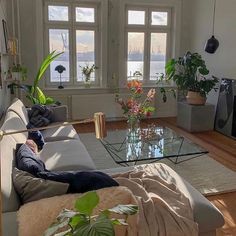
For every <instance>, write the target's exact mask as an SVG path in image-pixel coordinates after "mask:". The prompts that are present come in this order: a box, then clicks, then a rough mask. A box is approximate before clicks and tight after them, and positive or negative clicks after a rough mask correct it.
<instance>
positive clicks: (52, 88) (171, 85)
mask: <svg viewBox="0 0 236 236" xmlns="http://www.w3.org/2000/svg"><path fill="white" fill-rule="evenodd" d="M143 88H144V89H145V88H176V89H177V86H176V85H175V84H167V83H160V84H158V85H157V84H144V85H143ZM117 89H120V90H122V89H126V87H119V88H117ZM44 90H45V91H63V90H65V91H71V90H81V91H102V90H106V91H107V90H110V91H114V90H116V88H108V87H93V86H92V87H90V88H85V87H70V86H68V87H64V88H63V89H58V88H57V87H45V88H44Z"/></svg>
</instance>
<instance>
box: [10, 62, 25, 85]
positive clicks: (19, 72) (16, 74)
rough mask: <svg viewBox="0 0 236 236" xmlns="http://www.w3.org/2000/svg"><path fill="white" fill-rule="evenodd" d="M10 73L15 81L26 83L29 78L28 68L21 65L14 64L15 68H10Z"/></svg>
mask: <svg viewBox="0 0 236 236" xmlns="http://www.w3.org/2000/svg"><path fill="white" fill-rule="evenodd" d="M10 71H11V74H12V78H13V79H14V80H17V81H24V80H25V79H26V77H27V68H26V67H24V66H22V65H21V64H19V63H18V64H15V63H13V66H12V67H11V68H10Z"/></svg>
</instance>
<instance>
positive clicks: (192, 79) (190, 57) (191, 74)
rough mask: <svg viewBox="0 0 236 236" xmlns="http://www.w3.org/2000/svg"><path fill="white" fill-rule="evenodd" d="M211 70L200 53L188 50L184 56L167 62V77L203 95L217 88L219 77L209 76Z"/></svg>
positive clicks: (185, 89) (180, 87)
mask: <svg viewBox="0 0 236 236" xmlns="http://www.w3.org/2000/svg"><path fill="white" fill-rule="evenodd" d="M208 75H209V70H208V69H207V67H206V63H205V61H204V60H203V59H202V57H201V55H199V54H198V53H191V52H187V53H186V54H185V55H184V56H183V57H179V58H178V59H171V60H169V61H168V63H167V64H166V79H167V80H173V81H174V82H175V83H176V85H177V87H178V88H179V89H181V90H184V91H193V92H199V93H200V94H201V95H202V96H203V97H206V95H207V94H208V93H209V92H210V91H211V90H212V89H215V88H214V87H215V85H216V83H217V82H218V79H217V78H216V77H214V76H212V78H207V77H206V76H208Z"/></svg>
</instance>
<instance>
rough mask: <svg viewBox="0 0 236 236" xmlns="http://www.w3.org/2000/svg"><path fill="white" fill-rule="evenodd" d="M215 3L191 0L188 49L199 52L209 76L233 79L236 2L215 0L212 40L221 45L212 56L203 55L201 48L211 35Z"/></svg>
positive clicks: (235, 74) (202, 48)
mask: <svg viewBox="0 0 236 236" xmlns="http://www.w3.org/2000/svg"><path fill="white" fill-rule="evenodd" d="M213 6H214V0H195V1H192V9H191V16H192V20H191V23H192V26H191V28H190V32H189V35H190V36H191V38H190V49H191V51H196V52H198V53H200V54H201V55H202V56H203V58H204V59H205V60H206V64H207V65H208V67H209V69H210V71H211V72H212V74H214V75H216V76H218V77H220V78H222V77H226V78H232V79H236V57H235V56H236V46H235V43H236V13H235V12H236V1H235V0H217V5H216V18H215V19H216V20H215V37H216V38H217V39H218V40H219V42H220V46H219V48H218V50H217V51H216V53H215V54H208V53H206V52H204V45H205V42H206V40H207V39H209V38H210V37H211V35H212V14H213Z"/></svg>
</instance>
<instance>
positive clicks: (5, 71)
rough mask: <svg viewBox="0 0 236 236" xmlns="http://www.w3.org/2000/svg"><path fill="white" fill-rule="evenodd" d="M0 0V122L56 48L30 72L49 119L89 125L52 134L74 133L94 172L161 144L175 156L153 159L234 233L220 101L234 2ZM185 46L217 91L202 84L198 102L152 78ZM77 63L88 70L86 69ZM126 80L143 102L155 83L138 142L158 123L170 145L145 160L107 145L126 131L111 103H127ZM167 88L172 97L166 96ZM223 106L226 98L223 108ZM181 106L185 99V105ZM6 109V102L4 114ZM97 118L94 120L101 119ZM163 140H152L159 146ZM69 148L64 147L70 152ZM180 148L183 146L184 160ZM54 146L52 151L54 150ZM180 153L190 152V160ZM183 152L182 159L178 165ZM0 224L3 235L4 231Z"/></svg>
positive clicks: (229, 135) (229, 63) (229, 69)
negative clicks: (51, 110)
mask: <svg viewBox="0 0 236 236" xmlns="http://www.w3.org/2000/svg"><path fill="white" fill-rule="evenodd" d="M0 6H1V8H0V17H1V20H2V26H1V27H0V33H1V36H0V37H1V39H0V42H1V44H0V49H1V50H0V55H1V58H0V61H1V63H0V69H1V78H0V79H1V82H0V83H1V89H0V114H1V117H2V123H3V122H4V119H5V121H6V120H7V121H8V119H10V118H9V117H10V115H7V114H6V113H7V109H8V107H9V106H10V105H11V104H12V101H13V99H14V98H19V99H20V100H21V101H22V102H23V103H24V105H25V106H26V107H31V106H32V100H31V101H30V99H28V98H29V96H28V98H27V96H26V95H27V93H26V92H25V90H24V89H22V88H20V86H21V85H33V84H34V82H35V78H37V77H38V75H37V72H38V70H39V68H40V65H41V63H42V61H43V60H44V59H45V58H46V56H47V55H48V54H49V53H51V52H53V51H54V50H55V51H56V52H55V53H63V54H61V55H58V57H55V58H53V60H52V61H50V63H49V64H50V66H49V69H48V70H46V71H45V74H42V76H41V77H40V79H39V83H38V84H37V85H38V88H40V91H42V93H43V96H45V97H46V98H49V100H50V99H51V98H52V99H53V100H54V101H59V102H60V105H59V106H58V107H62V110H60V111H59V110H58V111H57V112H58V114H60V116H61V117H60V118H58V120H56V121H57V122H64V121H70V122H71V121H78V120H79V121H84V120H85V121H86V122H90V123H88V124H87V123H86V124H74V129H73V130H72V129H69V128H68V127H69V126H68V127H67V128H65V129H63V131H62V129H61V128H58V127H57V128H56V129H60V130H59V131H58V132H56V133H57V135H60V133H61V134H62V133H63V132H64V133H63V137H64V136H66V134H67V136H68V137H69V136H70V135H72V136H73V137H72V136H71V137H69V138H73V139H74V137H77V133H78V134H79V136H80V139H81V140H82V143H83V145H84V146H85V149H86V151H84V153H88V155H89V156H91V157H89V158H88V159H89V160H90V159H92V161H93V162H94V164H91V165H92V166H94V165H95V168H96V169H98V170H99V169H100V170H102V169H106V170H107V169H108V170H109V169H110V168H120V167H119V166H128V168H129V167H131V166H135V165H137V166H139V165H141V164H144V163H150V162H152V161H154V160H156V159H157V158H156V156H155V155H158V157H159V158H160V153H161V151H162V154H161V155H162V157H164V158H163V159H168V158H169V157H170V156H172V157H173V156H174V159H173V158H172V157H171V158H169V159H170V160H171V161H169V159H168V160H162V161H163V162H162V163H165V164H166V165H167V166H170V167H171V168H172V169H174V171H176V172H177V173H178V174H179V175H180V176H181V177H183V178H184V179H186V180H187V181H188V182H190V183H191V185H192V186H193V187H194V188H196V189H197V190H198V191H199V192H200V193H201V194H203V195H204V196H205V197H206V198H207V199H208V200H209V201H210V202H212V203H213V205H215V206H216V207H217V208H218V209H219V210H220V211H221V213H222V214H223V216H224V221H225V224H224V225H223V226H222V227H220V228H219V229H217V230H216V232H215V233H216V235H235V234H236V228H235V221H236V216H235V213H234V212H235V204H234V203H235V196H236V193H235V190H236V188H235V181H234V180H235V179H236V177H235V173H234V172H235V170H236V161H235V153H236V152H235V151H236V142H235V131H234V132H233V131H232V130H233V128H234V129H235V125H236V124H235V115H236V111H235V104H236V101H234V103H232V102H231V103H232V104H231V103H230V102H228V101H225V100H224V101H223V102H222V101H220V99H219V98H221V95H220V91H221V92H222V91H223V90H222V87H221V86H223V85H222V84H223V82H225V81H226V82H229V83H230V84H231V85H232V91H233V92H234V94H235V88H234V87H233V84H235V83H234V80H235V79H236V76H235V74H236V72H235V65H234V54H235V49H234V48H235V47H234V41H235V38H236V32H235V26H234V22H235V17H236V16H235V14H234V13H235V9H236V3H235V1H234V0H227V1H223V0H168V1H164V0H148V1H143V0H136V1H134V0H125V1H121V0H91V1H90V0H89V1H80V0H78V1H74V0H58V1H56V0H38V1H31V0H22V1H19V0H8V1H7V0H0ZM86 14H87V15H86ZM213 35H214V37H215V38H213V39H214V40H213V41H211V42H209V44H211V45H210V47H211V48H210V49H212V47H213V48H214V47H215V48H214V50H213V51H214V52H212V51H211V52H210V53H209V52H207V49H206V42H207V41H209V39H211V40H212V36H213ZM212 44H213V45H212ZM208 46H209V45H208ZM208 49H209V48H208ZM208 51H209V50H208ZM187 52H191V53H192V55H193V53H197V54H198V55H200V56H201V59H202V60H203V61H204V63H205V65H206V68H207V70H209V74H207V76H206V77H208V78H210V77H211V76H214V77H216V78H217V79H219V82H218V83H217V84H216V85H215V86H214V88H217V89H216V90H214V89H211V91H210V92H209V93H208V94H207V100H206V105H205V106H204V105H201V106H194V105H186V102H185V101H184V102H183V101H182V100H183V99H184V97H185V96H184V95H182V92H181V90H180V89H179V86H178V83H177V84H176V83H174V82H173V81H172V80H170V81H166V80H163V81H160V76H162V73H164V77H165V73H166V71H165V66H166V65H167V63H168V62H169V60H170V59H171V58H175V59H176V61H177V60H178V58H179V57H182V58H183V59H184V55H186V53H187ZM17 64H19V68H20V69H19V68H18V69H19V70H20V72H21V78H19V79H18V78H16V77H14V76H15V75H14V73H13V72H14V69H15V68H14V67H15V66H17ZM57 66H61V67H57ZM86 69H88V70H90V71H89V73H87V71H86ZM87 74H89V76H88V77H87V76H86V75H87ZM24 76H25V77H24ZM133 79H136V80H138V81H140V80H141V82H142V84H141V85H138V88H139V89H142V92H143V94H142V96H141V97H140V100H141V101H143V100H145V97H146V95H147V94H149V91H150V89H151V88H155V90H156V93H155V96H154V98H152V101H151V102H150V104H148V105H150V106H148V109H150V107H154V108H155V110H152V109H151V110H147V111H148V112H146V113H149V111H150V113H152V114H151V117H150V118H149V117H148V118H146V117H145V119H143V120H141V122H140V127H141V128H140V127H139V129H141V130H142V129H143V131H141V134H140V135H141V136H142V137H143V140H145V142H146V143H151V146H153V144H152V141H150V140H148V139H149V136H152V135H153V137H152V138H158V139H160V137H161V136H162V135H163V132H164V131H163V130H160V129H159V128H157V127H159V126H161V127H167V128H168V135H171V136H170V137H171V138H172V139H171V142H165V143H164V144H165V145H164V146H162V148H163V149H164V148H166V150H165V151H166V152H164V151H163V150H161V148H159V146H158V145H157V146H158V148H159V149H158V148H156V147H155V155H154V157H153V159H152V158H150V156H149V162H146V161H147V155H149V154H148V153H144V154H146V157H145V155H144V156H142V158H140V162H138V161H137V162H136V161H134V160H133V159H131V160H128V161H127V156H125V158H124V156H121V155H123V153H122V152H116V151H114V148H115V147H114V146H113V147H111V146H112V145H111V144H112V143H114V141H115V142H116V141H117V138H119V137H121V140H118V141H119V142H121V143H122V139H123V140H124V136H122V135H123V133H124V132H123V130H124V129H126V128H127V122H126V121H127V118H128V121H130V120H129V117H128V116H127V115H126V116H124V115H123V113H125V112H126V110H124V109H122V108H123V107H122V106H120V105H121V103H120V101H121V100H119V99H123V100H122V101H126V100H127V99H129V98H130V96H132V90H128V89H127V82H130V81H132V80H133ZM13 84H14V85H13ZM12 85H13V86H12ZM234 86H235V85H234ZM131 88H132V85H131ZM135 88H136V87H135ZM178 89H179V90H178ZM233 89H234V90H233ZM177 90H178V91H177ZM173 91H174V93H175V94H176V95H177V97H176V96H173V94H172V92H173ZM223 92H224V91H223ZM223 92H222V94H223ZM28 95H29V94H28ZM165 96H166V97H165ZM233 96H234V99H235V95H233V94H232V99H233ZM224 99H225V98H224ZM227 99H228V98H226V100H227ZM119 103H120V104H119ZM183 104H184V105H183ZM227 104H230V105H229V107H228V105H227ZM18 105H19V104H18ZM145 105H146V103H145ZM183 106H187V110H186V109H185V108H183ZM231 108H232V109H231ZM14 109H15V108H14ZM14 109H13V108H12V109H10V113H11V112H12V111H13V110H14ZM22 109H24V108H22ZM58 109H59V108H58ZM60 109H61V108H60ZM63 109H64V110H63ZM230 109H231V112H230V113H229V112H228V110H230ZM8 111H9V110H8ZM97 112H102V113H104V114H105V116H106V118H105V119H106V122H105V123H106V129H107V137H106V138H103V135H104V133H103V132H101V133H100V135H102V139H100V141H97V140H96V138H95V134H94V131H95V128H94V125H93V122H92V123H91V119H93V116H94V113H97ZM146 113H145V115H146ZM197 113H198V114H199V115H196V114H197ZM222 114H223V115H222ZM225 114H226V115H225ZM11 115H12V116H13V117H14V115H13V114H12V113H11ZM100 115H101V114H100ZM148 116H149V114H148ZM194 116H195V119H194ZM5 117H7V118H5ZM63 117H64V118H63ZM99 117H100V118H101V120H100V121H99V122H98V123H99V126H100V125H101V123H103V122H104V117H103V116H99ZM196 117H197V118H196ZM100 118H99V119H100ZM27 119H28V118H27ZM87 119H89V120H87ZM222 119H223V120H222ZM95 120H96V119H95ZM215 120H216V122H215ZM214 122H215V124H214ZM130 123H131V121H130ZM1 125H2V124H1ZM217 125H218V126H217ZM222 127H224V128H222ZM7 128H8V131H14V130H13V128H12V127H9V126H7ZM100 128H101V127H100ZM16 130H17V129H16ZM16 130H15V131H16ZM18 130H24V125H19V127H18ZM100 131H101V130H100ZM103 131H104V130H103ZM104 132H105V131H104ZM113 132H115V133H113ZM122 132H123V133H122ZM142 132H143V133H142ZM145 132H146V133H145ZM46 133H47V134H46ZM105 133H106V132H105ZM44 134H45V138H46V139H47V138H48V140H49V141H46V143H47V142H51V141H50V139H51V140H52V139H53V138H54V136H53V135H55V134H54V133H50V131H47V130H45V131H44ZM50 135H51V137H50ZM98 135H99V134H98ZM6 137H7V135H6ZM68 137H67V138H68ZM64 138H65V137H64ZM168 138H169V136H168ZM173 138H174V140H175V141H173ZM46 139H45V140H46ZM76 139H77V138H76ZM129 139H130V140H131V141H132V142H133V141H134V140H135V139H136V136H134V137H133V136H132V135H131V137H128V140H129ZM20 140H22V137H21V138H20ZM61 140H62V139H61ZM125 140H126V139H125ZM176 140H178V141H176ZM18 141H19V140H18ZM54 141H55V140H54ZM139 141H140V140H138V142H139ZM135 142H136V141H135ZM163 142H164V141H163ZM163 142H161V140H159V145H161V143H163ZM136 144H137V142H136ZM136 144H135V145H136ZM1 145H2V144H1ZM71 145H72V144H71ZM73 145H74V146H76V145H75V144H73ZM73 145H72V146H70V147H71V149H74V150H75V149H76V147H74V146H73ZM154 146H155V145H154ZM68 147H69V146H68ZM167 147H168V148H167ZM176 147H177V149H176ZM182 147H183V148H182ZM45 148H47V147H46V146H45ZM58 148H59V147H58ZM81 148H82V149H83V148H84V147H81ZM112 148H113V149H112ZM121 148H122V146H121ZM181 148H182V149H183V150H184V151H185V152H186V151H187V155H186V153H185V157H186V158H185V157H184V159H183V156H184V155H183V154H181V150H180V149H181ZM1 149H2V148H1ZM135 149H137V147H136V148H135ZM60 150H62V149H60ZM76 150H77V149H76ZM157 150H158V151H157ZM1 152H2V151H1ZM54 152H58V151H57V150H56V149H54ZM63 152H64V153H65V155H68V160H71V163H67V164H68V168H67V169H62V170H70V169H69V164H70V165H73V163H75V165H77V162H76V161H75V162H74V159H73V158H72V155H73V153H72V154H68V153H66V152H65V151H63ZM63 152H62V153H63ZM68 152H69V151H68ZM74 152H75V151H74ZM78 152H79V150H78ZM153 152H154V151H153ZM168 152H170V153H169V154H168ZM45 153H46V151H45ZM76 153H77V152H76ZM176 153H177V154H176ZM50 154H52V151H51V150H50ZM43 155H44V154H42V157H43ZM84 155H85V156H86V155H87V154H84ZM181 155H182V156H181ZM198 155H200V156H198ZM1 156H2V153H1ZM166 156H168V158H166ZM162 157H161V158H160V159H162ZM176 157H177V159H175V158H176ZM188 157H190V158H189V159H191V157H194V158H193V159H192V160H189V159H188ZM44 158H46V157H45V156H44ZM70 158H71V159H70ZM203 158H205V159H204V161H202V160H203ZM185 159H186V162H183V163H181V161H183V160H185ZM44 160H46V159H44ZM168 161H169V162H168ZM179 161H180V163H179ZM213 161H214V162H213ZM68 162H69V161H68ZM173 162H176V163H173ZM46 163H47V162H46ZM48 163H49V162H48ZM157 163H159V162H157ZM191 163H194V164H191ZM204 164H205V166H204ZM48 165H49V164H48ZM193 165H195V166H194V168H193V167H192V166H193ZM46 166H47V164H46ZM181 166H182V167H181ZM125 168H126V167H125ZM181 168H182V169H181ZM191 168H192V169H191ZM186 169H188V171H186ZM204 170H205V172H204ZM207 170H209V171H207ZM210 170H211V171H212V172H211V171H210ZM187 172H188V173H187ZM199 172H201V175H202V176H201V177H199V174H198V173H199ZM207 172H208V173H207ZM108 173H109V171H108ZM211 176H214V177H211ZM2 181H3V180H2ZM177 182H178V181H177ZM2 185H4V183H3V182H2ZM4 199H5V198H3V200H4ZM204 199H205V198H204ZM32 209H33V208H32ZM14 211H15V210H14ZM4 212H5V211H4ZM4 214H5V213H4ZM201 217H202V219H203V218H204V216H201ZM209 221H211V219H209ZM212 221H213V220H212ZM4 222H5V220H4ZM198 223H199V222H198ZM4 224H5V223H4ZM3 228H4V227H3ZM3 231H4V235H5V234H6V232H7V231H6V229H4V230H3ZM9 232H11V231H9ZM22 232H23V231H22ZM203 232H204V233H205V234H200V235H214V234H212V232H211V233H209V232H208V233H209V234H208V233H206V232H205V231H203ZM201 233H202V232H201ZM6 235H9V234H6ZM21 235H23V234H21ZM130 235H132V234H130ZM140 235H142V234H140ZM159 235H162V234H159ZM163 235H164V234H163ZM167 235H168V234H167ZM176 235H177V234H176ZM186 235H187V234H186Z"/></svg>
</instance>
